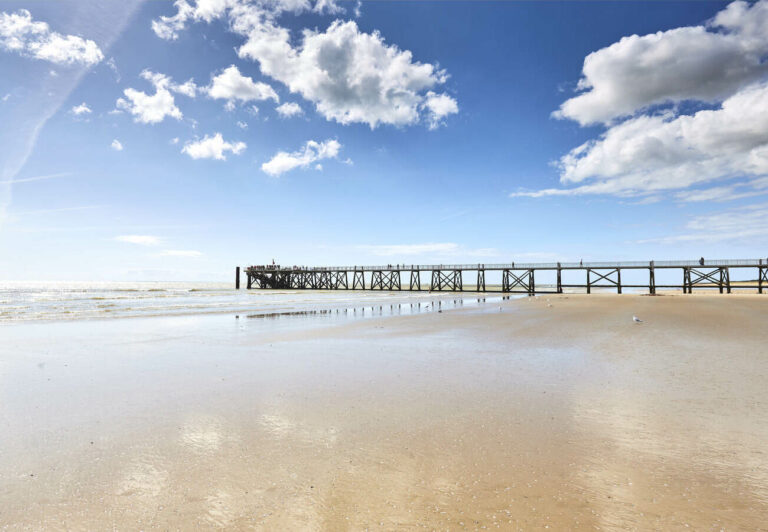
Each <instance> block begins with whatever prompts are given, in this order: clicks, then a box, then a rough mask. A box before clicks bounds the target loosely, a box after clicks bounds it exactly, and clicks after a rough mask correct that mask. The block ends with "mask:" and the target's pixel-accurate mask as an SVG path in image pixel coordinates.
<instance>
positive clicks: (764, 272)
mask: <svg viewBox="0 0 768 532" xmlns="http://www.w3.org/2000/svg"><path fill="white" fill-rule="evenodd" d="M764 284H768V268H766V267H765V266H763V260H762V259H760V267H759V268H758V269H757V293H758V294H762V293H763V285H764Z"/></svg>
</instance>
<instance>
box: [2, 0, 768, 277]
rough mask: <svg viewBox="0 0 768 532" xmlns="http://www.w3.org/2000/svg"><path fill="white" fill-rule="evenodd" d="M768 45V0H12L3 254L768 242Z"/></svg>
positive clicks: (487, 251)
mask: <svg viewBox="0 0 768 532" xmlns="http://www.w3.org/2000/svg"><path fill="white" fill-rule="evenodd" d="M766 54H768V2H758V3H756V4H748V3H743V2H735V3H733V4H728V3H726V2H677V3H674V2H673V3H662V2H652V3H644V2H616V3H610V2H542V3H538V2H418V1H415V2H362V3H355V2H332V1H327V0H326V1H322V2H319V3H317V2H312V1H310V0H290V1H289V0H273V1H270V2H259V1H254V2H246V1H245V0H206V1H199V2H195V1H193V0H189V2H184V1H182V2H178V3H176V4H174V3H172V2H138V1H135V2H123V3H120V4H119V5H117V4H115V5H110V6H106V7H105V6H103V5H101V4H100V3H99V2H71V3H68V2H45V1H39V2H4V3H3V4H2V6H1V7H0V72H2V76H0V143H1V144H0V145H2V149H1V150H0V279H5V280H49V279H50V280H58V279H61V280H70V279H71V280H92V279H93V280H110V279H114V280H172V279H178V280H218V279H224V280H228V279H230V277H231V271H232V268H233V267H234V266H235V265H237V264H239V265H246V264H255V263H260V262H266V261H271V260H272V259H273V258H274V259H276V260H277V261H279V262H280V263H282V264H326V265H330V264H377V263H390V262H391V263H403V262H407V263H410V262H428V263H432V262H441V263H453V262H472V263H475V262H508V261H512V260H516V261H518V262H521V261H534V260H544V261H555V260H579V259H582V258H583V259H584V260H601V259H632V260H650V259H657V260H661V259H673V258H691V257H699V256H701V255H704V256H707V257H712V258H715V257H722V258H726V257H729V258H730V257H738V258H746V257H758V256H765V255H766V246H765V244H766V240H768V200H766V196H765V195H764V194H768V178H767V177H766V176H768V67H766V66H765V64H764V60H763V58H764V57H765V56H766ZM256 108H257V109H258V110H256Z"/></svg>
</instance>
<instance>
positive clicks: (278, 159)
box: [261, 139, 341, 177]
mask: <svg viewBox="0 0 768 532" xmlns="http://www.w3.org/2000/svg"><path fill="white" fill-rule="evenodd" d="M339 151H341V144H340V143H339V141H337V140H334V139H328V140H326V141H325V142H316V141H314V140H310V141H308V142H307V143H306V144H304V146H303V147H302V148H301V149H300V150H298V151H295V152H292V153H289V152H285V151H281V152H278V153H277V154H276V155H275V156H274V157H272V159H270V160H269V161H267V162H266V163H264V164H262V165H261V169H262V171H264V172H265V173H267V174H269V175H271V176H272V177H277V176H279V175H281V174H284V173H285V172H288V171H290V170H293V169H294V168H307V167H308V166H309V165H311V164H312V163H314V162H317V161H320V160H322V159H335V158H336V157H338V155H339Z"/></svg>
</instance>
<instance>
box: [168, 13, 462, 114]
mask: <svg viewBox="0 0 768 532" xmlns="http://www.w3.org/2000/svg"><path fill="white" fill-rule="evenodd" d="M176 6H177V13H176V15H174V16H172V17H160V18H159V19H157V20H156V21H154V23H153V29H154V30H155V33H157V34H158V35H159V36H161V37H163V38H168V39H173V38H176V36H177V35H178V32H179V31H181V29H183V28H184V27H185V25H186V24H187V23H188V22H189V21H205V22H210V21H211V20H213V19H215V18H224V17H226V18H227V19H228V21H229V27H230V29H231V30H232V31H234V32H235V33H237V34H239V35H241V36H243V37H244V38H245V42H244V43H243V45H242V46H240V48H239V49H238V55H239V56H240V57H241V58H247V59H252V60H254V61H256V62H258V63H259V67H260V69H261V72H262V73H263V74H265V75H266V76H269V77H271V78H273V79H275V80H277V81H279V82H281V83H283V84H284V85H286V86H287V87H288V89H289V90H290V91H291V92H293V93H296V94H299V95H301V96H302V97H304V98H305V99H306V100H308V101H310V102H312V103H313V104H314V105H315V108H316V110H317V111H318V112H319V113H320V114H321V115H323V116H324V117H325V118H326V119H328V120H333V121H336V122H339V123H341V124H351V123H364V124H368V125H369V126H370V127H371V128H375V127H377V126H378V125H379V124H390V125H395V126H405V125H411V124H415V123H418V122H425V123H427V124H428V126H429V127H432V128H434V127H437V125H439V124H440V123H441V122H442V119H444V118H445V117H446V116H447V115H449V114H453V113H456V112H458V104H457V102H456V100H454V99H453V98H450V97H449V96H445V95H439V96H438V95H436V94H434V92H432V89H434V88H435V87H437V86H439V85H442V84H444V83H445V82H446V80H447V79H448V75H447V74H446V72H445V71H444V70H442V69H439V68H438V67H436V66H435V65H432V64H429V63H421V62H418V61H415V60H414V59H413V54H412V53H411V52H410V51H408V50H401V49H400V48H398V47H397V46H396V45H392V44H388V43H386V42H385V40H384V38H383V37H382V36H381V34H380V33H379V32H376V31H374V32H372V33H365V32H362V31H360V29H359V28H358V26H357V24H356V23H355V22H354V21H346V22H345V21H341V20H336V21H334V22H333V23H332V24H331V25H330V26H329V27H328V28H327V29H326V30H325V31H318V30H309V29H305V30H304V31H303V33H302V35H301V38H300V39H298V40H295V42H294V39H292V38H291V33H290V31H289V30H288V29H287V28H285V27H282V26H280V25H279V24H278V23H277V22H276V20H277V18H278V16H279V15H280V14H282V13H284V12H293V13H300V12H302V11H307V10H310V9H311V10H314V11H318V12H333V11H334V8H333V6H335V4H333V3H331V2H322V1H321V2H315V3H311V2H309V1H302V0H282V1H274V0H272V1H267V0H261V1H257V2H253V3H247V2H245V1H242V0H219V1H215V2H201V1H198V2H196V3H195V4H190V3H188V2H186V1H183V0H182V1H180V2H177V3H176Z"/></svg>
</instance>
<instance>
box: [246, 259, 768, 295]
mask: <svg viewBox="0 0 768 532" xmlns="http://www.w3.org/2000/svg"><path fill="white" fill-rule="evenodd" d="M733 270H739V271H742V272H744V271H746V272H747V274H749V273H750V272H751V273H753V275H751V276H750V278H751V279H753V280H750V281H746V282H742V281H739V282H735V281H732V278H731V273H732V271H733ZM638 271H639V272H641V273H643V272H645V274H646V275H647V277H646V279H647V281H645V280H644V281H642V282H638V281H632V282H626V276H625V282H624V283H622V279H621V277H622V272H633V273H636V272H638ZM657 271H664V272H670V271H677V273H678V275H680V274H681V276H680V277H677V278H678V279H680V282H679V283H675V282H672V283H670V282H663V283H657V281H656V275H657ZM493 272H495V273H496V274H497V275H499V274H500V276H501V284H500V285H496V286H494V285H491V284H486V273H493ZM537 272H539V273H542V272H544V273H547V274H549V275H552V274H554V279H553V281H554V282H552V283H551V284H547V285H541V284H540V285H539V286H537V285H536V274H537ZM573 272H578V273H579V274H580V275H581V274H583V275H584V277H583V281H581V282H575V283H574V282H563V274H569V275H572V274H573ZM245 274H246V277H247V281H248V284H247V287H248V288H249V289H252V288H259V289H278V290H279V289H283V290H286V289H287V290H291V289H294V290H390V291H393V290H394V291H401V290H405V291H427V290H428V291H431V292H435V291H436V292H442V291H448V292H451V291H453V292H463V291H475V292H503V293H522V294H529V295H533V294H537V293H557V294H561V293H563V292H564V290H566V289H567V290H585V291H586V293H588V294H589V293H591V292H592V289H595V288H598V289H612V290H616V291H617V292H618V293H619V294H620V293H621V292H622V289H624V288H630V289H645V290H647V291H648V293H650V294H655V293H656V290H657V289H662V290H664V289H669V290H682V291H683V293H688V294H691V293H693V289H694V288H697V289H698V288H710V289H717V290H719V292H720V293H721V294H722V293H729V294H730V293H731V291H732V290H735V289H741V290H743V289H749V290H757V291H758V292H759V293H761V294H762V293H763V290H764V289H765V288H766V287H768V260H766V259H736V260H706V261H705V260H703V259H700V260H695V261H649V262H562V263H561V262H556V263H514V262H512V263H508V264H431V265H417V264H387V265H385V266H328V267H313V266H291V267H281V266H279V265H267V266H250V267H247V268H245ZM427 276H428V277H429V281H428V282H423V281H424V280H426V279H422V277H427ZM235 279H236V280H235V286H236V288H240V267H237V268H236V277H235ZM465 281H466V282H465Z"/></svg>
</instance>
